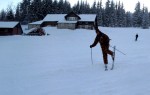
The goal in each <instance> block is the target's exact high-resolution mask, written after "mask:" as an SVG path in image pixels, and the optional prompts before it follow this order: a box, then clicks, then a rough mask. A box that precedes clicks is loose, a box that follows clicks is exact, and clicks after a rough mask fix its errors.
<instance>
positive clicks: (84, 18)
mask: <svg viewBox="0 0 150 95" xmlns="http://www.w3.org/2000/svg"><path fill="white" fill-rule="evenodd" d="M79 17H80V18H81V19H80V20H79V21H95V18H96V14H80V15H79Z"/></svg>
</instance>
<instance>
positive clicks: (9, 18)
mask: <svg viewBox="0 0 150 95" xmlns="http://www.w3.org/2000/svg"><path fill="white" fill-rule="evenodd" d="M6 20H7V21H14V20H15V17H14V13H13V10H12V8H11V6H9V7H8V8H7V14H6Z"/></svg>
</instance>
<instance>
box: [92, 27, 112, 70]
mask: <svg viewBox="0 0 150 95" xmlns="http://www.w3.org/2000/svg"><path fill="white" fill-rule="evenodd" d="M95 32H96V34H97V36H96V38H95V41H94V43H93V44H92V45H90V48H92V47H95V46H96V45H97V43H100V46H101V49H102V53H103V61H104V64H105V69H107V64H108V58H107V54H109V55H111V56H112V59H113V60H114V56H113V52H112V51H111V50H109V41H110V39H109V37H108V36H107V35H106V34H104V33H102V32H101V31H100V30H99V29H98V27H95Z"/></svg>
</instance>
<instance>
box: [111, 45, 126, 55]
mask: <svg viewBox="0 0 150 95" xmlns="http://www.w3.org/2000/svg"><path fill="white" fill-rule="evenodd" d="M110 47H112V46H111V45H110ZM112 48H114V47H112ZM115 50H116V51H118V52H120V53H121V54H123V55H126V54H125V53H123V52H122V51H120V50H118V49H116V48H115Z"/></svg>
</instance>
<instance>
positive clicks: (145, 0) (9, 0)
mask: <svg viewBox="0 0 150 95" xmlns="http://www.w3.org/2000/svg"><path fill="white" fill-rule="evenodd" d="M21 1H22V0H1V3H0V10H1V9H6V8H7V7H8V5H11V6H14V7H15V6H16V5H17V4H18V2H21ZM67 1H69V2H70V4H71V5H74V4H75V3H77V1H78V0H67ZM80 1H81V0H80ZM82 1H86V0H82ZM94 1H100V0H87V2H88V3H89V4H90V5H91V4H93V2H94ZM106 1H107V0H102V2H103V6H104V5H105V3H106ZM110 1H111V0H110ZM113 1H114V2H119V1H121V2H123V4H124V8H125V10H126V11H131V12H133V11H134V8H135V5H136V3H137V2H138V1H139V2H141V7H143V5H144V6H146V7H148V10H149V12H150V0H113Z"/></svg>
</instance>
